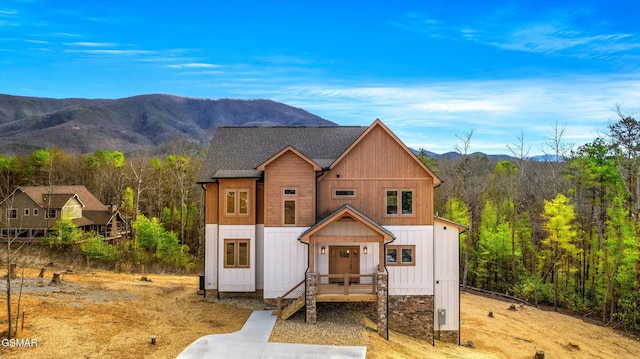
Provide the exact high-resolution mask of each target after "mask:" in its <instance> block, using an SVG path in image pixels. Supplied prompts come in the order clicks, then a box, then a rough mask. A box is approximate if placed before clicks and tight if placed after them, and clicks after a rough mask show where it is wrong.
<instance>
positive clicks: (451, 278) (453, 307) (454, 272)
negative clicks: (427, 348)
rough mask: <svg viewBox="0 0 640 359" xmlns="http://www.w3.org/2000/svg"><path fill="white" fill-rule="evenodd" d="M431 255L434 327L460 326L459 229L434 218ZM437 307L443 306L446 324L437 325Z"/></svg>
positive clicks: (448, 327) (448, 328)
mask: <svg viewBox="0 0 640 359" xmlns="http://www.w3.org/2000/svg"><path fill="white" fill-rule="evenodd" d="M434 227H435V239H434V250H435V252H436V253H437V254H438V255H437V256H435V258H434V264H435V265H434V268H435V273H434V279H435V303H434V305H435V313H434V314H435V315H434V328H435V329H436V330H438V329H439V330H459V329H460V278H459V277H458V276H459V269H458V266H459V261H460V259H459V258H460V257H459V230H458V228H456V227H455V226H454V225H451V224H449V223H446V222H442V221H438V220H436V221H435V224H434ZM438 309H446V324H445V325H441V326H439V325H438V324H439V323H438V316H437V311H438Z"/></svg>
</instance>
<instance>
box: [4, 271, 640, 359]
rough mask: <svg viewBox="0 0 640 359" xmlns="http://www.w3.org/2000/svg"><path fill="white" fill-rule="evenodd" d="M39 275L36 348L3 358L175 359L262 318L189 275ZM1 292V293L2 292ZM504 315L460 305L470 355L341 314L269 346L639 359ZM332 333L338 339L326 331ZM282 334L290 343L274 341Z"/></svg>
mask: <svg viewBox="0 0 640 359" xmlns="http://www.w3.org/2000/svg"><path fill="white" fill-rule="evenodd" d="M38 262H41V261H38ZM45 262H46V261H45ZM38 268H39V266H36V265H34V267H32V268H26V270H25V271H24V272H22V269H20V271H19V273H21V274H22V273H24V276H25V280H24V282H23V284H24V291H23V296H22V309H24V313H25V316H24V320H23V319H21V321H20V324H21V326H22V325H24V327H23V328H22V329H20V332H19V334H18V337H20V338H36V339H37V346H35V347H22V348H20V347H0V356H1V357H3V358H24V357H29V358H77V357H85V358H175V357H176V355H178V353H180V352H181V351H182V350H183V349H184V348H186V347H187V346H188V345H189V344H191V343H192V342H193V341H195V340H196V339H198V338H199V337H201V336H204V335H208V334H215V333H230V332H234V331H237V330H239V329H240V328H241V327H242V325H243V324H244V322H245V320H246V319H247V318H248V316H249V314H250V309H263V306H262V304H261V301H260V300H258V299H249V298H245V299H238V298H222V299H220V300H216V299H215V297H213V298H211V297H209V298H207V299H203V297H202V296H199V295H197V294H196V290H197V288H198V277H197V276H195V275H191V276H174V275H157V274H148V277H149V279H151V280H152V281H150V282H143V281H140V275H139V274H137V275H136V274H123V273H113V272H106V271H96V270H93V271H83V270H73V271H70V272H67V273H66V274H65V275H64V277H63V281H62V283H60V284H57V285H51V284H49V282H50V278H51V275H52V273H53V272H55V271H60V270H64V269H65V268H67V267H47V268H46V274H45V279H40V278H38V273H39V269H38ZM0 273H6V268H2V269H0ZM4 282H5V281H0V291H4V290H5V288H4ZM21 282H22V279H21V278H20V277H18V278H16V279H14V281H13V282H12V287H13V288H14V289H16V288H19V287H20V285H21ZM16 290H17V289H16ZM0 307H2V308H6V298H4V300H1V299H0ZM508 307H509V303H508V302H504V301H499V300H495V299H491V298H486V297H481V296H477V295H473V294H467V293H464V294H463V295H462V298H461V320H462V323H461V324H462V341H463V342H464V343H467V342H468V341H473V343H474V346H475V348H474V349H472V348H468V347H462V346H456V345H453V344H446V343H442V342H438V341H436V345H435V346H432V345H431V343H430V342H425V341H421V340H416V339H413V338H411V337H408V336H406V335H402V334H398V333H396V332H393V331H392V332H391V333H390V339H389V340H388V341H387V340H384V339H382V338H381V337H380V336H378V335H377V333H376V331H375V326H374V324H373V322H371V321H370V320H368V319H367V318H365V317H364V315H362V313H358V312H350V310H348V309H347V310H343V309H340V308H338V310H339V313H338V314H339V315H335V316H333V317H334V318H335V319H325V318H324V317H323V318H321V320H319V321H318V324H316V325H307V324H304V315H299V316H297V318H296V316H294V317H292V318H291V319H289V320H287V321H279V322H278V324H276V328H274V331H273V333H272V336H271V339H270V340H271V341H289V342H298V343H315V344H350V345H366V346H367V358H368V359H383V358H406V359H413V358H474V359H475V358H522V359H524V358H532V357H533V355H534V354H535V353H536V351H539V350H542V351H544V352H545V355H546V357H547V358H638V357H640V342H639V339H637V338H629V337H625V336H622V335H620V334H619V333H617V332H615V331H614V330H612V329H611V328H605V327H601V326H598V325H594V324H590V323H588V322H584V321H582V320H580V319H578V318H574V317H569V316H566V315H562V314H559V313H556V312H547V311H542V310H539V309H536V308H532V307H518V309H517V310H516V311H511V310H509V309H508ZM25 308H26V309H25ZM342 308H344V307H342ZM21 311H22V310H21ZM490 311H491V312H493V317H489V316H488V313H489V312H490ZM331 321H333V322H331ZM0 324H2V326H3V328H0V332H1V331H2V330H4V329H5V328H4V326H5V325H6V310H3V311H2V312H0ZM287 326H289V328H287ZM336 326H338V327H339V329H340V330H329V329H328V328H336ZM291 330H294V331H295V333H296V335H293V336H292V335H287V336H283V335H282V333H286V332H291ZM151 335H155V336H157V344H156V345H151V344H150V337H151Z"/></svg>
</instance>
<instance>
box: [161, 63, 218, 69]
mask: <svg viewBox="0 0 640 359" xmlns="http://www.w3.org/2000/svg"><path fill="white" fill-rule="evenodd" d="M166 67H168V68H170V69H212V68H218V67H222V65H218V64H210V63H204V62H190V63H185V64H174V65H166Z"/></svg>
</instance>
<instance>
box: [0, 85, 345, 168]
mask: <svg viewBox="0 0 640 359" xmlns="http://www.w3.org/2000/svg"><path fill="white" fill-rule="evenodd" d="M222 125H233V126H265V125H295V126H324V125H335V123H333V122H330V121H327V120H324V119H322V118H320V117H318V116H316V115H313V114H311V113H309V112H307V111H305V110H302V109H299V108H295V107H291V106H288V105H285V104H282V103H278V102H274V101H271V100H237V99H215V100H214V99H196V98H185V97H178V96H170V95H141V96H134V97H128V98H122V99H114V100H109V99H73V98H72V99H51V98H36V97H22V96H11V95H2V94H0V133H2V139H1V140H0V153H3V154H9V155H15V154H26V153H30V152H31V151H33V150H34V149H38V148H43V147H58V148H60V149H62V150H64V151H66V152H70V153H91V152H94V151H95V150H98V149H107V150H119V151H123V152H125V153H129V152H132V151H136V150H147V151H150V152H155V153H158V152H163V151H164V150H166V148H165V146H166V145H168V143H169V142H170V141H171V140H172V139H175V138H181V139H182V140H183V141H184V140H186V141H189V142H192V143H195V144H198V145H202V146H207V145H208V144H209V142H210V140H211V138H212V136H213V132H214V131H215V128H216V127H217V126H222Z"/></svg>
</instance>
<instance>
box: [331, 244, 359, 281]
mask: <svg viewBox="0 0 640 359" xmlns="http://www.w3.org/2000/svg"><path fill="white" fill-rule="evenodd" d="M359 250H360V247H357V246H356V247H354V246H331V247H329V274H345V273H349V274H360V256H359V253H358V251H359ZM330 282H331V283H344V277H342V278H331V280H330ZM349 282H350V283H358V282H359V278H351V279H350V280H349Z"/></svg>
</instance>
